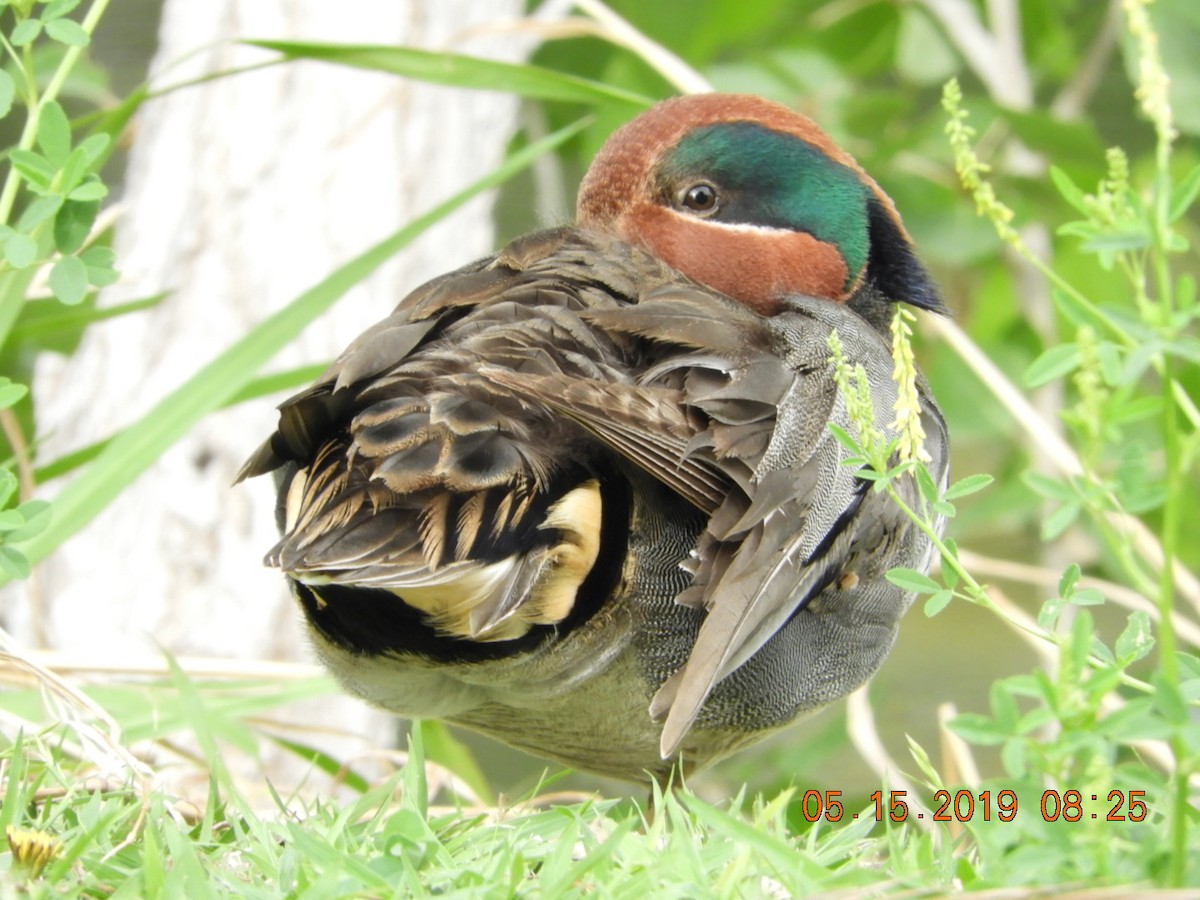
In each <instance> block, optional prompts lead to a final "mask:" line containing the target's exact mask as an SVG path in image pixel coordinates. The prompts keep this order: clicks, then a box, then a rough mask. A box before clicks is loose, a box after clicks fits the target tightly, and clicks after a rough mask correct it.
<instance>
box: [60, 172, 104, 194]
mask: <svg viewBox="0 0 1200 900" xmlns="http://www.w3.org/2000/svg"><path fill="white" fill-rule="evenodd" d="M107 196H108V188H107V187H105V186H104V182H103V181H101V180H100V179H99V178H96V177H95V176H92V177H91V178H89V179H88V180H87V181H85V182H84V183H83V184H81V185H79V187H77V188H75V189H74V190H73V191H71V192H70V193H69V194H67V198H68V199H70V200H103V199H104V198H105V197H107Z"/></svg>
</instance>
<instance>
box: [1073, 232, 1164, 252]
mask: <svg viewBox="0 0 1200 900" xmlns="http://www.w3.org/2000/svg"><path fill="white" fill-rule="evenodd" d="M1149 246H1150V233H1149V232H1148V231H1146V230H1145V229H1141V228H1139V229H1128V230H1126V231H1113V232H1109V233H1107V234H1100V235H1097V236H1096V237H1093V238H1090V239H1088V240H1086V241H1084V242H1083V243H1082V244H1080V245H1079V248H1080V249H1081V250H1086V251H1087V252H1089V253H1105V252H1107V253H1121V252H1123V251H1125V250H1144V249H1146V248H1147V247H1149Z"/></svg>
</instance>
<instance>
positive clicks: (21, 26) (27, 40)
mask: <svg viewBox="0 0 1200 900" xmlns="http://www.w3.org/2000/svg"><path fill="white" fill-rule="evenodd" d="M41 33H42V23H41V22H40V21H39V20H37V19H26V20H25V21H24V22H19V23H17V27H16V28H14V29H13V30H12V34H10V35H9V37H8V39H9V42H10V43H11V44H12V45H13V46H14V47H26V46H28V45H29V44H32V43H33V42H34V41H35V40H36V39H37V36H38V35H39V34H41ZM21 577H24V576H21Z"/></svg>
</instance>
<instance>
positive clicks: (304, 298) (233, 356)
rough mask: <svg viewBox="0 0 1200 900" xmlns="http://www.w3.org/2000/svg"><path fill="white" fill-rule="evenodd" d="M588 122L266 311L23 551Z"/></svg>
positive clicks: (125, 441) (75, 490)
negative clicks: (459, 212) (428, 234)
mask: <svg viewBox="0 0 1200 900" xmlns="http://www.w3.org/2000/svg"><path fill="white" fill-rule="evenodd" d="M587 124H588V120H587V119H581V120H579V121H576V122H574V123H572V124H571V125H568V126H567V127H565V128H561V129H559V130H558V131H555V132H553V133H552V134H550V135H548V136H547V137H545V138H543V139H542V140H540V141H536V142H534V143H532V144H530V145H529V146H527V147H523V148H521V149H520V150H517V151H516V152H514V153H513V154H511V155H510V156H509V157H508V158H507V159H505V160H504V162H502V163H501V164H500V165H499V166H498V167H497V168H496V169H494V170H493V171H492V172H489V173H488V174H487V175H485V176H483V177H482V178H480V179H478V180H477V181H475V182H474V183H473V184H471V185H469V186H468V187H466V188H464V189H463V190H462V191H459V192H458V193H457V194H455V195H453V196H452V197H450V198H449V199H447V200H445V201H444V202H442V203H441V204H439V205H438V206H436V207H434V208H433V209H431V210H429V211H428V212H426V213H425V214H423V215H421V216H418V217H417V218H415V219H414V220H413V221H412V222H410V223H409V224H407V225H405V226H404V227H403V228H401V229H400V230H398V231H397V232H395V233H394V234H392V235H390V236H389V237H387V238H384V239H383V240H382V241H380V242H379V243H378V244H376V245H375V246H373V247H371V248H369V249H368V250H366V251H364V252H363V253H362V254H360V255H359V256H357V257H355V258H354V259H352V260H350V261H349V262H348V263H346V264H345V265H343V266H341V267H340V268H338V269H336V270H334V271H333V272H331V273H330V274H329V275H328V276H327V277H326V278H325V279H323V280H322V281H320V282H319V283H318V284H316V285H314V286H313V287H312V288H310V289H309V290H307V291H305V292H304V293H303V294H301V295H300V296H299V297H297V298H296V299H295V300H293V301H292V302H291V303H289V304H288V305H287V306H286V307H284V308H283V309H281V310H280V311H279V312H277V313H275V314H274V315H272V316H270V317H268V318H267V319H266V320H265V321H263V322H262V323H260V324H259V325H258V326H257V327H256V328H255V329H254V330H253V331H251V332H250V333H249V334H247V335H246V336H245V337H243V338H242V339H241V340H239V341H237V342H236V343H235V344H233V346H231V347H230V348H229V349H227V350H226V351H225V352H224V353H222V354H220V355H219V356H218V357H217V358H216V359H214V360H212V361H211V362H209V363H208V364H207V365H205V366H204V367H202V368H201V369H200V370H199V371H197V372H196V374H195V375H193V376H192V377H191V378H190V379H189V380H188V381H187V382H185V383H184V384H183V385H181V386H180V387H179V388H177V389H176V390H174V391H172V392H171V393H170V394H169V395H168V396H166V397H165V398H163V400H161V401H160V402H159V403H158V404H157V405H156V406H155V407H154V408H153V409H151V410H150V411H149V412H148V413H146V414H145V415H144V416H143V417H142V418H141V419H139V420H138V421H137V422H135V423H133V424H132V425H131V426H129V427H128V428H126V429H125V430H124V431H122V432H121V433H120V434H119V435H117V436H116V437H114V438H113V440H112V441H111V442H110V443H109V444H107V445H106V446H105V448H104V449H103V450H102V451H101V452H100V455H99V456H97V457H96V459H95V460H94V461H93V462H92V464H91V465H90V466H89V468H88V469H87V470H86V471H85V472H83V473H82V474H80V475H79V476H78V477H77V478H76V479H75V480H74V481H72V482H71V483H70V484H69V485H67V487H66V488H64V489H63V491H62V493H61V494H59V495H58V496H57V497H56V498H55V500H54V509H55V516H54V520H53V521H52V522H51V524H50V527H49V528H47V529H46V530H45V531H44V532H42V533H41V534H39V535H38V536H37V537H36V538H34V539H33V540H31V541H26V542H23V545H22V548H21V549H22V550H23V551H24V552H25V553H26V554H27V555H28V556H29V558H30V559H31V560H33V561H34V562H37V561H40V560H41V559H44V558H45V556H46V555H47V554H48V553H50V552H51V551H52V550H54V548H56V547H58V546H59V545H60V544H62V542H63V541H65V540H66V539H67V538H69V537H70V536H71V535H73V534H74V533H75V532H77V531H79V529H81V528H83V527H84V526H85V525H86V524H87V523H88V522H90V521H91V520H92V519H93V518H95V516H96V515H97V514H99V513H100V511H101V510H103V509H104V508H105V507H106V506H107V505H108V504H109V503H110V502H112V500H113V498H114V497H116V496H117V495H118V494H119V493H120V492H121V491H122V490H123V489H124V488H125V487H126V486H127V485H128V484H129V483H130V482H132V481H133V480H134V479H136V478H137V477H138V475H140V474H141V473H142V472H143V471H145V470H146V469H147V468H149V466H150V465H151V464H152V463H153V462H154V461H155V460H156V459H158V458H159V456H161V455H162V453H163V452H164V451H166V449H167V448H168V447H170V446H171V445H172V444H173V443H175V441H177V440H178V439H179V438H180V437H182V436H183V435H184V434H186V433H187V431H188V430H189V429H190V428H191V427H192V426H193V425H194V424H195V423H196V422H198V421H199V420H200V419H201V418H202V417H203V416H205V415H207V414H208V413H209V412H211V411H212V410H214V409H216V408H218V407H220V406H221V405H222V404H223V403H224V402H226V401H227V400H228V399H229V398H230V397H231V396H233V395H234V394H235V393H237V391H239V390H240V389H241V388H242V387H243V386H244V385H245V384H246V383H247V382H249V381H250V380H251V379H252V378H253V377H254V374H255V373H256V372H257V371H258V370H259V369H260V368H261V367H262V366H263V364H264V363H266V362H267V360H269V359H270V358H271V357H272V356H274V355H275V353H276V352H278V351H279V349H280V348H281V347H283V346H284V345H285V344H287V343H288V342H290V341H291V340H293V339H294V338H295V337H296V335H298V334H299V333H300V332H301V331H302V330H303V329H304V327H305V326H306V325H307V324H308V323H309V322H311V321H312V320H313V319H314V318H316V317H317V316H318V315H320V314H321V313H322V312H324V311H325V310H326V309H328V308H329V307H330V306H331V305H332V304H333V302H334V301H335V300H337V299H338V298H339V297H340V296H342V294H344V293H345V292H346V291H348V290H349V289H350V288H352V287H353V286H354V285H356V284H358V283H359V282H360V281H362V280H363V279H364V278H366V277H367V276H368V275H369V274H370V273H371V272H373V271H374V270H375V269H377V268H378V267H379V266H381V265H383V264H384V263H385V262H387V261H388V260H389V259H391V258H392V257H393V256H394V255H395V254H396V253H398V252H399V251H400V250H402V249H403V248H404V247H405V246H407V245H408V244H409V243H411V242H412V241H413V240H414V239H415V238H416V237H417V236H418V235H420V234H422V233H423V232H424V231H426V230H427V229H428V228H429V227H430V226H431V225H433V224H434V223H435V222H437V221H439V220H441V219H443V218H445V217H446V216H447V215H449V214H450V213H452V212H453V211H454V210H456V209H458V208H459V207H460V206H462V205H463V204H464V203H466V202H467V201H468V200H470V199H471V198H472V197H474V196H476V195H477V194H480V193H482V192H483V191H486V190H488V189H489V188H492V187H495V186H496V185H499V184H502V183H503V182H505V181H507V180H508V179H509V178H511V177H512V176H513V175H515V174H517V173H518V172H520V171H522V170H523V169H526V168H528V167H529V166H530V165H531V164H532V163H533V162H534V161H535V160H537V159H538V158H539V157H541V156H542V155H543V154H545V153H547V152H549V151H551V150H553V149H554V148H556V147H558V146H560V145H561V144H563V143H565V142H566V141H568V140H570V139H571V138H572V137H574V136H575V135H576V134H578V133H579V132H580V131H582V130H583V129H584V128H585V127H586V126H587Z"/></svg>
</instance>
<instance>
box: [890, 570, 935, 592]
mask: <svg viewBox="0 0 1200 900" xmlns="http://www.w3.org/2000/svg"><path fill="white" fill-rule="evenodd" d="M884 577H885V578H886V579H887V580H888V581H890V582H891V583H892V584H894V585H895V586H896V587H898V588H901V589H903V590H906V591H912V592H913V593H916V594H934V593H937V592H938V591H940V590H941V589H942V586H941V585H940V584H938V583H937V582H936V581H934V580H933V579H932V578H930V577H929V576H928V575H926V574H924V573H922V572H918V571H917V570H916V569H906V568H904V567H903V566H897V567H896V568H894V569H891V570H890V571H889V572H888V573H887V574H886V575H885V576H884Z"/></svg>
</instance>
